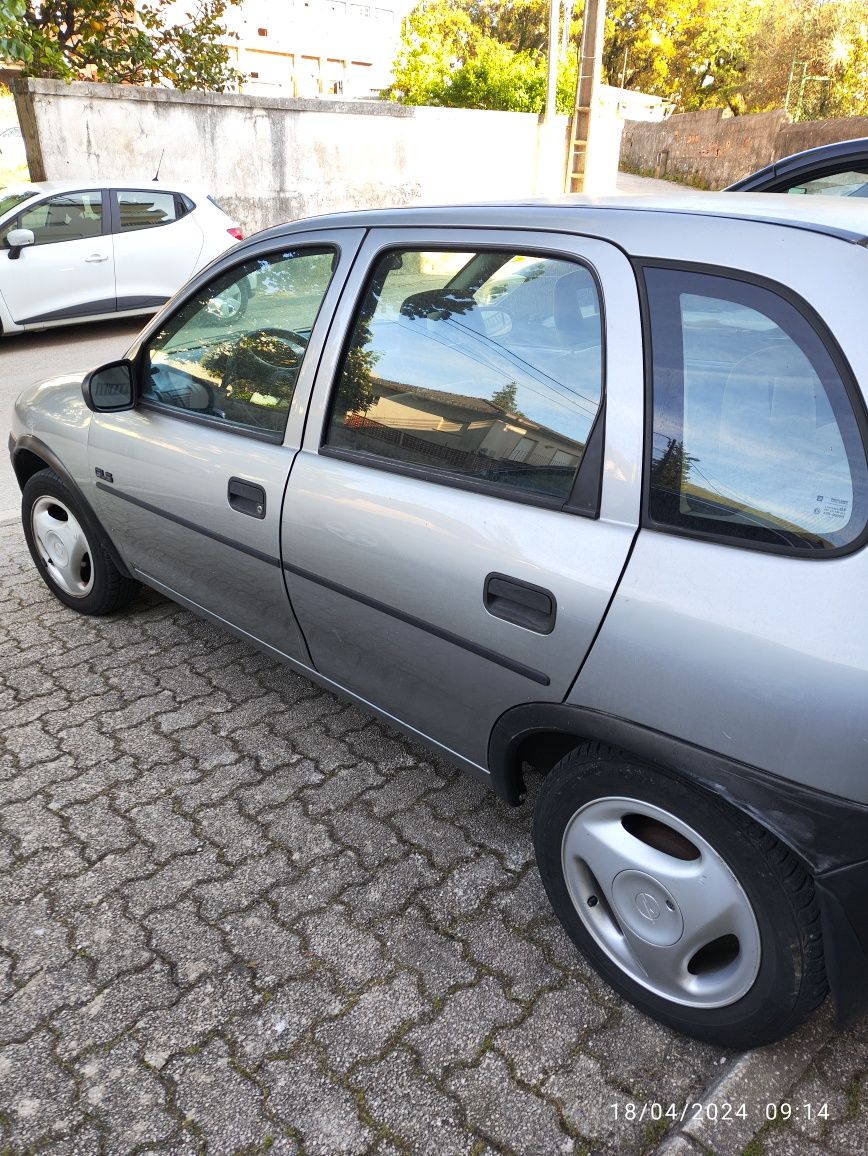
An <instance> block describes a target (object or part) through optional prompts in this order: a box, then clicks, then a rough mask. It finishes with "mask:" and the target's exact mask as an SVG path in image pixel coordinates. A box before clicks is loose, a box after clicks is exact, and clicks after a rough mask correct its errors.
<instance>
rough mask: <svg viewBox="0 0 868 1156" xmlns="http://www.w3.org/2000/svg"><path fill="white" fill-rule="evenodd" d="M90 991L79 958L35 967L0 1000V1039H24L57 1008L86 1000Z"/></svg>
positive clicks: (90, 993) (91, 987)
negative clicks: (50, 968)
mask: <svg viewBox="0 0 868 1156" xmlns="http://www.w3.org/2000/svg"><path fill="white" fill-rule="evenodd" d="M93 991H94V987H93V984H92V983H91V981H90V978H89V975H88V969H87V966H86V964H85V962H84V960H82V959H74V960H73V961H72V962H71V963H67V964H65V965H64V966H63V967H61V968H59V969H58V970H56V971H38V972H37V973H36V974H35V975H34V976H33V978H32V979H30V980H28V981H27V983H26V984H24V986H23V987H20V988H19V989H18V990H17V991H16V992H15V994H14V995H12V996H10V997H9V998H8V999H7V1000H5V1001H4V1002H3V1003H2V1004H0V1041H10V1042H13V1041H16V1040H23V1039H25V1038H26V1037H27V1036H29V1035H30V1034H31V1033H32V1032H33V1031H34V1029H35V1028H37V1027H38V1026H39V1025H40V1024H41V1023H43V1022H44V1021H46V1020H47V1019H48V1018H49V1017H50V1016H51V1015H52V1014H54V1013H55V1012H58V1011H59V1009H61V1008H65V1007H76V1006H77V1005H79V1004H83V1003H86V1002H87V1001H88V1000H89V999H90V998H91V996H92V995H93Z"/></svg>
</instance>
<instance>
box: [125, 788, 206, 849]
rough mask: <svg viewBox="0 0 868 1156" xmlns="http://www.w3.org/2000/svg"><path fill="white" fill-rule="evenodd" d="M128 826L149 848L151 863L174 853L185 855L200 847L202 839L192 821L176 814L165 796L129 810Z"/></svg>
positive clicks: (169, 799) (169, 800) (168, 798)
mask: <svg viewBox="0 0 868 1156" xmlns="http://www.w3.org/2000/svg"><path fill="white" fill-rule="evenodd" d="M130 819H131V822H132V826H133V828H134V830H135V831H136V834H137V835H138V837H139V838H140V839H141V841H142V842H144V843H147V845H148V846H149V847H150V849H151V858H152V859H153V861H154V862H155V863H159V864H163V863H168V862H169V860H170V859H172V858H174V857H175V856H176V855H187V854H189V853H191V852H193V851H199V850H201V849H202V840H201V839H200V838H199V836H198V835H197V834H196V831H195V828H194V826H193V823H192V822H191V820H190V819H188V818H186V817H185V816H183V815H179V814H178V812H177V811H176V810H175V808H174V807H173V805H172V800H171V798H170V797H169V796H167V795H163V796H162V797H161V798H159V799H157V800H156V801H155V802H153V803H145V804H144V805H143V806H141V807H136V809H135V810H134V811H132V812H131V814H130Z"/></svg>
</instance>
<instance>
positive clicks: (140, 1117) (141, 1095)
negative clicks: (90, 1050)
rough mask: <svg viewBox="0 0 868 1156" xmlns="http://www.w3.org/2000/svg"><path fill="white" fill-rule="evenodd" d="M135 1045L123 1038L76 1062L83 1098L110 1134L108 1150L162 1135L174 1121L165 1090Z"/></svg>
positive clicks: (155, 1139)
mask: <svg viewBox="0 0 868 1156" xmlns="http://www.w3.org/2000/svg"><path fill="white" fill-rule="evenodd" d="M139 1051H140V1049H139V1045H138V1044H136V1043H135V1042H134V1041H133V1040H122V1041H121V1042H120V1043H119V1044H118V1045H117V1046H116V1047H114V1048H112V1049H111V1051H109V1052H107V1053H105V1054H96V1055H92V1056H90V1057H89V1058H88V1059H86V1060H85V1061H83V1062H82V1063H81V1064H80V1065H79V1068H78V1070H79V1073H80V1076H81V1080H82V1094H81V1103H82V1105H83V1106H85V1107H86V1110H87V1112H88V1114H89V1115H90V1116H92V1117H94V1118H96V1119H97V1120H98V1121H99V1123H100V1124H101V1125H102V1128H103V1130H104V1132H105V1134H106V1135H107V1136H108V1137H109V1139H108V1142H107V1143H106V1145H105V1148H104V1150H105V1152H106V1153H117V1154H118V1156H120V1154H121V1153H126V1152H129V1151H130V1150H132V1149H134V1148H135V1147H137V1146H138V1145H139V1144H144V1143H146V1142H147V1143H150V1144H154V1143H159V1142H160V1141H163V1140H166V1139H167V1138H168V1137H169V1136H170V1135H171V1134H172V1133H173V1132H174V1131H175V1129H176V1127H177V1122H176V1120H175V1119H174V1117H173V1116H172V1114H171V1113H170V1111H169V1110H168V1107H167V1102H166V1093H165V1090H164V1088H163V1085H162V1084H161V1083H160V1081H159V1080H158V1079H157V1077H156V1075H155V1074H154V1072H153V1071H152V1070H151V1069H149V1068H148V1067H146V1066H145V1065H144V1064H143V1063H142V1061H141V1057H140V1055H139Z"/></svg>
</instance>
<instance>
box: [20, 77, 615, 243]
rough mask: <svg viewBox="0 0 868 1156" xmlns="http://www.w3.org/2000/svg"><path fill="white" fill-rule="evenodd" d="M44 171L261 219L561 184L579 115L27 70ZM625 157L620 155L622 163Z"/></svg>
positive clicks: (27, 111)
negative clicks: (179, 196) (197, 200)
mask: <svg viewBox="0 0 868 1156" xmlns="http://www.w3.org/2000/svg"><path fill="white" fill-rule="evenodd" d="M14 92H15V99H16V104H17V106H18V115H19V120H20V122H21V126H22V131H23V132H24V134H25V140H26V142H27V149H28V163H29V166H30V173H31V177H32V179H34V180H51V179H62V178H76V179H77V178H79V177H82V178H86V179H91V178H94V177H99V178H105V179H115V178H118V177H121V178H123V179H124V180H135V181H142V180H151V179H152V178H153V177H154V175H155V173H156V171H157V168H158V167H159V174H160V179H161V180H168V181H177V182H179V183H182V182H183V183H187V184H191V185H195V186H200V187H202V188H203V189H205V190H206V191H207V192H209V193H211V194H212V195H213V196H214V197H215V198H216V199H217V200H218V201H219V202H220V203H221V204H222V205H223V206H224V207H225V208H226V209H227V211H228V212H230V213H231V214H233V215H234V216H235V217H237V219H238V220H239V221H241V222H242V224H243V225H244V227H245V229H246V231H248V232H252V231H253V230H255V229H261V228H264V227H266V226H268V225H273V224H276V223H279V222H281V221H287V220H295V219H297V218H299V217H306V216H310V215H312V214H315V213H322V212H329V211H335V210H342V209H356V208H371V207H378V206H389V205H406V204H412V203H414V202H422V203H429V204H430V203H437V202H444V201H452V202H455V201H472V200H483V199H491V198H497V199H502V198H509V197H526V196H531V195H534V194H546V193H547V194H558V193H560V192H561V191H562V189H563V175H564V163H565V146H566V134H567V118H566V117H559V118H557V120H556V122H555V124H554V125H553V127H552V128H550V129H548V130H545V131H544V130H543V128H542V126H540V124H539V120H538V118H537V117H536V116H535V115H533V114H529V113H514V112H482V111H476V110H471V109H448V108H410V107H406V106H402V105H395V104H387V103H374V102H367V101H358V102H348V101H332V100H299V99H282V98H265V97H260V96H247V95H243V94H235V93H201V92H194V93H180V92H175V91H174V90H171V89H163V88H133V87H129V86H125V85H103V84H86V83H74V84H64V83H62V82H59V81H49V80H19V81H16V82H15V85H14ZM615 164H616V158H613V160H612V168H613V174H612V175H613V176H614V168H615Z"/></svg>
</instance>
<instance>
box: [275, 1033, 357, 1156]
mask: <svg viewBox="0 0 868 1156" xmlns="http://www.w3.org/2000/svg"><path fill="white" fill-rule="evenodd" d="M258 1075H259V1077H260V1079H261V1080H262V1081H263V1083H264V1084H265V1085H266V1086H267V1087H268V1089H269V1096H268V1104H269V1107H270V1109H271V1111H272V1112H273V1113H274V1114H275V1115H276V1116H277V1118H278V1119H279V1120H280V1122H281V1123H282V1124H283V1125H285V1126H286V1127H288V1128H290V1129H291V1130H292V1131H293V1132H294V1133H297V1134H298V1135H299V1136H300V1138H301V1141H302V1144H303V1145H304V1152H305V1153H306V1154H307V1156H361V1154H362V1153H366V1152H368V1151H370V1146H371V1143H372V1141H373V1139H374V1136H373V1133H372V1132H371V1129H370V1128H368V1127H367V1126H366V1125H365V1124H363V1123H362V1121H361V1120H360V1119H359V1112H358V1107H357V1105H356V1099H355V1097H354V1096H353V1095H352V1094H351V1093H350V1092H348V1091H347V1090H346V1089H345V1088H342V1087H341V1086H340V1085H339V1084H337V1083H335V1081H334V1080H333V1079H331V1077H330V1076H328V1075H326V1074H325V1073H324V1072H323V1071H322V1067H321V1065H320V1063H319V1060H318V1057H317V1054H316V1053H315V1052H314V1051H313V1050H310V1049H309V1050H307V1051H302V1052H299V1053H298V1054H296V1055H295V1056H293V1057H292V1058H291V1059H280V1060H271V1061H269V1062H268V1063H267V1064H264V1065H263V1067H262V1068H261V1069H260V1071H259V1072H258Z"/></svg>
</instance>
